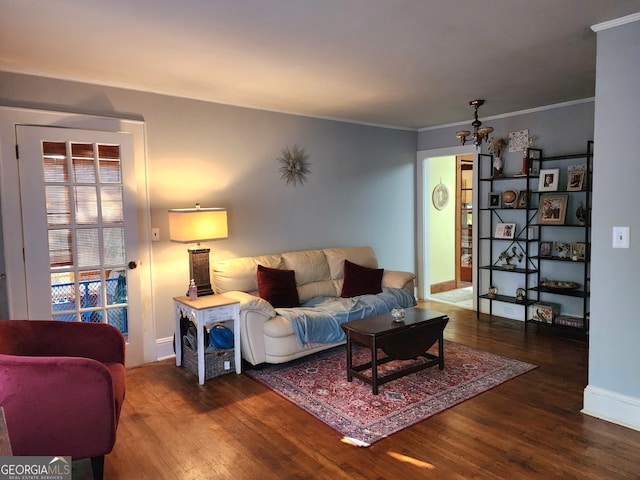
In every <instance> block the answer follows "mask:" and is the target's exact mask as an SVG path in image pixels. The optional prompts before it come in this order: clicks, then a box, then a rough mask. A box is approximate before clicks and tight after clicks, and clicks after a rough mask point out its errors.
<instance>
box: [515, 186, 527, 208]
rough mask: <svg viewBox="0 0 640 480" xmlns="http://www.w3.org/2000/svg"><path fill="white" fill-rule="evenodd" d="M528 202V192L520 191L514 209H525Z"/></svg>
mask: <svg viewBox="0 0 640 480" xmlns="http://www.w3.org/2000/svg"><path fill="white" fill-rule="evenodd" d="M528 202H529V190H520V193H519V194H518V203H517V204H516V208H527V205H528Z"/></svg>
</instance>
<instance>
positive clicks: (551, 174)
mask: <svg viewBox="0 0 640 480" xmlns="http://www.w3.org/2000/svg"><path fill="white" fill-rule="evenodd" d="M559 177H560V169H559V168H542V169H540V179H539V181H538V191H539V192H555V191H557V190H558V180H559Z"/></svg>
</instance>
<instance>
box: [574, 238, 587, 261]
mask: <svg viewBox="0 0 640 480" xmlns="http://www.w3.org/2000/svg"><path fill="white" fill-rule="evenodd" d="M586 258H587V244H586V243H584V242H576V243H574V244H572V245H571V260H574V261H576V262H578V261H584V260H586Z"/></svg>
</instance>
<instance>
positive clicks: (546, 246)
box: [538, 242, 553, 257]
mask: <svg viewBox="0 0 640 480" xmlns="http://www.w3.org/2000/svg"><path fill="white" fill-rule="evenodd" d="M552 248H553V242H540V246H539V250H538V255H540V256H541V257H550V256H551V252H552V250H551V249H552Z"/></svg>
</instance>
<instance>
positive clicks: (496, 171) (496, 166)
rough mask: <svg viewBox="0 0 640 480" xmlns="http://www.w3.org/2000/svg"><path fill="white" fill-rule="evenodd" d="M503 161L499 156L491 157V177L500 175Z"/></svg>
mask: <svg viewBox="0 0 640 480" xmlns="http://www.w3.org/2000/svg"><path fill="white" fill-rule="evenodd" d="M503 165H504V163H503V162H502V158H501V157H494V158H493V177H494V178H496V177H501V176H502V167H503Z"/></svg>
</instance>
